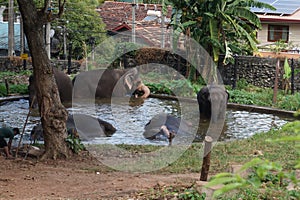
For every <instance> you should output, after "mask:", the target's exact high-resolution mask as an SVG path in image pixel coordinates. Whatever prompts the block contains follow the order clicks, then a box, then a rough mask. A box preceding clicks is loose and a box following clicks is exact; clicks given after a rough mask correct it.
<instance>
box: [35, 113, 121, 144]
mask: <svg viewBox="0 0 300 200" xmlns="http://www.w3.org/2000/svg"><path fill="white" fill-rule="evenodd" d="M66 125H67V132H68V135H70V134H73V135H75V136H77V137H79V138H80V139H81V140H91V139H94V138H96V137H110V136H112V135H113V134H114V133H115V132H116V128H115V127H114V126H113V125H111V124H110V123H108V122H106V121H104V120H101V119H99V118H96V117H93V116H90V115H86V114H69V116H68V119H67V122H66ZM30 138H31V140H32V141H36V140H43V128H42V124H40V123H39V124H37V125H35V126H34V127H33V128H32V130H31V133H30Z"/></svg>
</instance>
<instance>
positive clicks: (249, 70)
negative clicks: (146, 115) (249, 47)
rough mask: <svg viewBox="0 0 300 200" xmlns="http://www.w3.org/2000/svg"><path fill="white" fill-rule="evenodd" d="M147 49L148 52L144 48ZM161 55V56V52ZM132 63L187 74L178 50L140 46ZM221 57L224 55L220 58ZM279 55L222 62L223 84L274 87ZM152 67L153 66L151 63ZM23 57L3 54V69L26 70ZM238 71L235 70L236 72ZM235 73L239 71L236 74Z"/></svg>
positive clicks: (298, 83)
mask: <svg viewBox="0 0 300 200" xmlns="http://www.w3.org/2000/svg"><path fill="white" fill-rule="evenodd" d="M145 51H147V52H145ZM158 55H159V56H158ZM130 59H131V60H133V63H134V64H133V65H132V66H129V67H133V66H140V65H144V64H147V63H160V64H163V65H167V66H169V67H172V68H174V69H176V70H177V71H179V72H180V73H181V74H183V75H186V67H185V66H186V60H185V59H183V58H181V57H180V56H178V55H177V54H174V53H171V52H169V51H164V50H161V49H155V48H153V49H147V50H145V49H140V50H138V52H136V53H135V57H131V58H130ZM220 60H222V57H221V58H220ZM283 63H284V60H282V61H281V63H280V75H279V88H282V81H283V79H282V76H283V73H284V70H283ZM289 64H290V66H292V65H293V66H294V68H295V71H296V72H299V71H300V60H289ZM53 65H54V66H56V67H58V68H59V69H61V70H67V67H68V61H67V60H56V61H53ZM275 66H276V59H274V58H261V57H253V56H238V57H236V58H235V63H234V64H228V65H226V66H223V65H222V64H219V66H218V69H219V71H220V73H221V75H222V77H223V81H224V84H226V85H233V84H234V82H235V81H238V80H241V79H244V80H246V81H247V83H249V84H253V85H255V86H259V87H268V88H273V87H274V80H275V70H276V68H275ZM83 67H84V66H83ZM83 67H82V65H81V62H79V61H72V65H71V73H77V72H80V71H83V70H84V69H82V68H83ZM149 67H151V66H149ZM26 68H27V69H32V65H31V60H30V59H29V60H28V61H27V67H26ZM23 69H24V67H23V60H21V59H20V57H12V58H10V57H0V71H16V72H18V71H20V70H23ZM235 72H236V73H235ZM235 74H236V75H235ZM294 89H295V90H296V91H300V73H298V74H297V73H295V79H294Z"/></svg>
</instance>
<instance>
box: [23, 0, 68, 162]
mask: <svg viewBox="0 0 300 200" xmlns="http://www.w3.org/2000/svg"><path fill="white" fill-rule="evenodd" d="M46 2H47V1H45V4H46ZM18 4H19V9H20V12H21V15H22V19H23V23H24V32H25V35H26V38H27V42H28V46H29V49H30V53H31V56H32V65H33V76H34V78H35V80H36V85H35V87H36V95H37V100H38V105H39V111H40V117H41V122H42V126H43V130H44V132H43V134H44V142H45V154H44V156H43V157H42V158H43V159H45V158H53V159H57V158H62V157H64V158H65V157H68V156H69V155H70V152H71V151H70V150H69V148H68V147H67V144H66V142H65V138H66V120H67V116H68V113H67V110H66V109H65V107H64V106H63V105H62V104H61V101H60V97H59V93H58V89H57V85H56V82H55V79H54V75H53V69H52V67H51V61H50V60H49V58H48V56H47V52H46V48H45V43H44V38H43V25H44V24H45V23H47V22H48V20H49V19H50V17H49V15H51V13H49V12H48V11H47V10H48V9H47V7H45V9H42V10H41V11H38V10H37V8H36V6H35V4H34V1H33V0H18Z"/></svg>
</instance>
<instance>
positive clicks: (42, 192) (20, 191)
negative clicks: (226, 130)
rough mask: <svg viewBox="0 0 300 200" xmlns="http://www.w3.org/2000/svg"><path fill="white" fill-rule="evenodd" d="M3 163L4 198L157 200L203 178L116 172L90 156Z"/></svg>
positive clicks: (0, 167)
mask: <svg viewBox="0 0 300 200" xmlns="http://www.w3.org/2000/svg"><path fill="white" fill-rule="evenodd" d="M0 163H1V165H0V199H22V200H23V199H155V198H153V194H151V193H153V191H155V190H163V188H166V187H169V186H171V187H174V188H175V187H181V188H183V187H185V188H187V187H191V186H192V185H193V184H194V183H195V181H197V179H198V178H199V174H159V173H127V172H121V171H114V170H111V169H109V168H107V167H106V166H104V165H102V164H101V162H99V161H98V160H96V159H94V158H92V157H91V156H89V155H88V154H85V155H81V156H76V157H73V158H70V159H68V160H56V161H54V160H46V161H38V160H37V159H33V158H27V159H26V160H24V158H23V157H18V158H15V159H6V158H4V157H3V156H0ZM151 196H152V197H151ZM164 199H166V198H164ZM167 199H169V198H167ZM170 199H171V198H170ZM172 199H173V198H172Z"/></svg>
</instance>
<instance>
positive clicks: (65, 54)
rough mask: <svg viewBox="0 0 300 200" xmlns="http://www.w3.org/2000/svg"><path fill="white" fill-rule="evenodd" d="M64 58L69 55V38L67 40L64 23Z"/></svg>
mask: <svg viewBox="0 0 300 200" xmlns="http://www.w3.org/2000/svg"><path fill="white" fill-rule="evenodd" d="M63 36H64V60H65V59H66V56H67V40H66V25H64V34H63Z"/></svg>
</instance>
